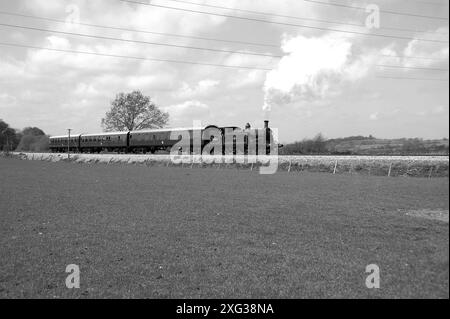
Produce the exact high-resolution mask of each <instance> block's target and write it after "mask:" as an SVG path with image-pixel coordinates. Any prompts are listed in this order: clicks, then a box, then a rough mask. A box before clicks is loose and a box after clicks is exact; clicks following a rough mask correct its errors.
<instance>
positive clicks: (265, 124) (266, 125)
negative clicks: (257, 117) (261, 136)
mask: <svg viewBox="0 0 450 319" xmlns="http://www.w3.org/2000/svg"><path fill="white" fill-rule="evenodd" d="M264 128H265V129H268V128H269V121H267V120H266V121H264Z"/></svg>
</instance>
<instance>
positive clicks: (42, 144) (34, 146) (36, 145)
mask: <svg viewBox="0 0 450 319" xmlns="http://www.w3.org/2000/svg"><path fill="white" fill-rule="evenodd" d="M22 134H23V136H22V138H21V140H20V143H19V145H18V146H17V148H16V150H17V151H24V152H45V151H48V150H49V137H48V136H46V135H45V133H44V132H43V131H42V130H41V129H39V128H37V127H28V128H25V129H24V130H23V132H22Z"/></svg>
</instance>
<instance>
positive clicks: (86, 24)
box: [0, 11, 443, 61]
mask: <svg viewBox="0 0 450 319" xmlns="http://www.w3.org/2000/svg"><path fill="white" fill-rule="evenodd" d="M0 14H3V15H9V16H17V17H24V18H31V19H37V20H43V21H50V22H58V23H64V24H66V23H67V22H66V21H64V20H59V19H54V18H46V17H40V16H35V15H26V14H20V13H13V12H6V11H0ZM76 24H77V25H82V26H87V27H95V28H103V29H112V30H120V31H127V32H138V33H149V34H157V35H166V36H173V37H182V38H190V39H198V40H208V41H218V42H226V43H236V44H247V45H256V46H264V47H272V48H277V49H279V48H280V45H279V44H269V43H267V44H262V43H254V42H244V41H234V40H224V39H215V38H205V37H198V36H187V35H180V34H173V33H161V32H153V31H148V30H139V29H128V28H121V27H114V26H105V25H98V24H90V23H82V22H77V23H76ZM379 56H381V57H387V58H401V59H423V60H436V61H441V60H443V59H442V58H431V57H422V56H420V57H419V56H406V55H390V54H381V55H379Z"/></svg>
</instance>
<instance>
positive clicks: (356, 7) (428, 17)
mask: <svg viewBox="0 0 450 319" xmlns="http://www.w3.org/2000/svg"><path fill="white" fill-rule="evenodd" d="M304 1H306V2H311V3H317V4H321V5H327V6H335V7H342V8H349V9H357V10H364V11H365V10H366V8H365V7H358V6H351V5H348V4H342V3H332V2H322V1H317V0H304ZM380 12H384V13H388V14H394V15H400V16H408V17H416V18H426V19H435V20H445V21H448V18H445V17H435V16H427V15H421V14H415V13H406V12H398V11H391V10H380Z"/></svg>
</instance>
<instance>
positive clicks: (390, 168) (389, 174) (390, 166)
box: [388, 163, 392, 177]
mask: <svg viewBox="0 0 450 319" xmlns="http://www.w3.org/2000/svg"><path fill="white" fill-rule="evenodd" d="M391 172H392V163H391V165H389V172H388V177H391Z"/></svg>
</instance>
